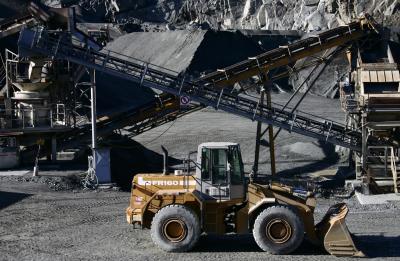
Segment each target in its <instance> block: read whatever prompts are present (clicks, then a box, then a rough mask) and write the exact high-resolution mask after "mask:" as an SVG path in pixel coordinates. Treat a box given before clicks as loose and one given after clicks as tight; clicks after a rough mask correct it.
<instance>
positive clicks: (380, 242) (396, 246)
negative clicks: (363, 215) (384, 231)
mask: <svg viewBox="0 0 400 261" xmlns="http://www.w3.org/2000/svg"><path fill="white" fill-rule="evenodd" d="M355 240H356V245H357V247H358V248H359V250H361V251H362V252H363V253H364V254H365V255H366V256H367V257H370V258H379V257H400V236H384V235H357V237H356V238H355Z"/></svg>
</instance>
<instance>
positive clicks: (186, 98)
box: [179, 95, 190, 107]
mask: <svg viewBox="0 0 400 261" xmlns="http://www.w3.org/2000/svg"><path fill="white" fill-rule="evenodd" d="M179 100H180V104H181V107H186V106H189V104H190V97H189V96H186V95H182V96H181V97H180V98H179Z"/></svg>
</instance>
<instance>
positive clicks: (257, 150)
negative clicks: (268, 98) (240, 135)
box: [253, 87, 265, 178]
mask: <svg viewBox="0 0 400 261" xmlns="http://www.w3.org/2000/svg"><path fill="white" fill-rule="evenodd" d="M264 94H265V90H264V88H263V87H262V88H261V93H260V107H261V108H262V107H263V105H264ZM256 113H257V112H256ZM261 113H262V111H260V114H261ZM261 126H262V123H261V121H257V131H256V148H255V151H254V165H253V173H254V178H256V177H257V173H258V162H259V159H260V142H261V136H262V135H261Z"/></svg>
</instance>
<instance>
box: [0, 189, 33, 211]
mask: <svg viewBox="0 0 400 261" xmlns="http://www.w3.org/2000/svg"><path fill="white" fill-rule="evenodd" d="M30 196H32V194H26V193H16V192H5V191H0V209H3V208H6V207H8V206H10V205H12V204H15V203H17V202H18V201H21V200H23V199H24V198H27V197H30Z"/></svg>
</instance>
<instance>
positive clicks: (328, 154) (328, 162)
mask: <svg viewBox="0 0 400 261" xmlns="http://www.w3.org/2000/svg"><path fill="white" fill-rule="evenodd" d="M318 144H319V146H320V147H321V148H322V150H323V153H324V155H325V157H324V158H323V159H322V160H320V161H316V162H313V163H310V164H307V165H304V166H300V167H297V168H292V169H287V170H283V171H280V172H279V173H278V174H279V176H282V177H285V176H286V177H288V176H293V175H300V174H305V173H311V172H316V171H319V170H323V169H326V168H328V167H330V166H332V165H335V164H337V163H338V161H339V160H340V157H339V155H338V154H337V153H336V151H335V145H333V144H330V143H326V142H324V141H318Z"/></svg>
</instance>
